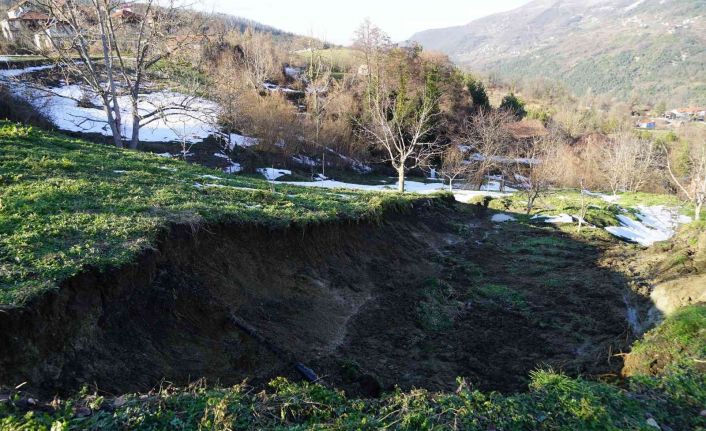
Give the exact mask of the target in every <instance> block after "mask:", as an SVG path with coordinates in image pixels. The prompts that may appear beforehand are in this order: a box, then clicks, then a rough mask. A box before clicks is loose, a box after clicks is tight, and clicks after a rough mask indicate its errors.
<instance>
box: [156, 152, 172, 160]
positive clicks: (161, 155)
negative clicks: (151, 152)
mask: <svg viewBox="0 0 706 431" xmlns="http://www.w3.org/2000/svg"><path fill="white" fill-rule="evenodd" d="M155 155H157V156H159V157H164V158H165V159H171V158H172V157H174V156H172V153H157V154H155Z"/></svg>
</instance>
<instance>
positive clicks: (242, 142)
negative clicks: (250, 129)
mask: <svg viewBox="0 0 706 431" xmlns="http://www.w3.org/2000/svg"><path fill="white" fill-rule="evenodd" d="M229 142H230V145H229V147H230V149H231V150H232V149H233V148H234V147H236V146H238V147H243V148H248V147H252V146H255V145H257V144H258V143H259V141H258V140H257V139H256V138H251V137H249V136H243V135H239V134H237V133H231V134H230V141H229Z"/></svg>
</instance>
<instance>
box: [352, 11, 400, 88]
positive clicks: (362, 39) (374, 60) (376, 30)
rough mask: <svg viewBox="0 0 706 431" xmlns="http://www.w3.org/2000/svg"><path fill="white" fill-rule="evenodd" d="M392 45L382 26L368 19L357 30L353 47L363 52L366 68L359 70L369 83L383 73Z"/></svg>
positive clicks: (363, 65)
mask: <svg viewBox="0 0 706 431" xmlns="http://www.w3.org/2000/svg"><path fill="white" fill-rule="evenodd" d="M391 46H392V42H391V40H390V36H389V35H388V34H387V33H385V32H384V31H383V30H382V29H381V28H380V27H378V26H376V25H375V24H373V23H372V21H370V19H366V20H365V21H363V23H362V24H361V25H360V27H358V29H357V30H356V32H355V36H354V42H353V47H354V48H356V49H358V50H359V51H361V52H362V53H363V61H364V63H363V64H362V65H361V66H362V67H363V68H364V70H359V71H360V72H363V74H364V75H366V77H367V79H368V84H369V85H370V84H371V83H372V80H373V78H374V77H379V76H380V75H381V69H382V64H383V62H384V56H385V54H386V53H387V51H388V50H389V49H390V47H391Z"/></svg>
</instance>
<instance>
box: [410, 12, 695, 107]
mask: <svg viewBox="0 0 706 431" xmlns="http://www.w3.org/2000/svg"><path fill="white" fill-rule="evenodd" d="M705 29H706V2H703V1H701V0H588V1H583V0H535V1H532V2H530V3H528V4H527V5H525V6H523V7H521V8H518V9H515V10H513V11H510V12H507V13H501V14H497V15H492V16H489V17H486V18H482V19H479V20H476V21H473V22H471V23H469V24H467V25H465V26H460V27H451V28H445V29H438V30H429V31H425V32H421V33H418V34H415V35H414V36H412V38H411V40H412V41H415V42H419V43H421V44H422V45H423V46H424V47H425V48H427V49H434V50H441V51H444V52H445V53H447V54H449V55H450V56H451V57H452V58H453V59H454V60H455V61H456V62H458V63H460V64H462V65H464V66H467V67H469V68H471V69H473V70H477V71H482V72H486V73H496V74H499V75H500V76H502V77H506V78H527V77H529V78H532V77H547V78H551V79H559V80H561V81H563V82H564V83H565V84H566V85H568V86H569V88H571V89H572V90H573V91H575V92H576V93H579V94H582V93H585V92H586V91H588V90H589V89H590V90H591V91H593V92H594V93H599V94H610V95H614V96H617V97H620V98H623V99H625V98H627V97H631V96H635V95H637V96H640V97H642V98H643V99H647V100H648V101H649V100H659V99H664V100H666V101H667V102H670V103H671V104H673V105H678V104H686V103H702V104H703V103H706V79H705V78H704V77H703V71H704V70H706V50H704V48H703V47H704V44H705V43H706V33H704V30H705Z"/></svg>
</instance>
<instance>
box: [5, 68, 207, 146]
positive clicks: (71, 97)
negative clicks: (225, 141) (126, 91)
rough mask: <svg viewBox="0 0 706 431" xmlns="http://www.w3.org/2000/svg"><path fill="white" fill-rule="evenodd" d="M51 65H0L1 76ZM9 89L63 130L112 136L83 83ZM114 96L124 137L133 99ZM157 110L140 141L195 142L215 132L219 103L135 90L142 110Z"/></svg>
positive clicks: (99, 107) (142, 130) (20, 85)
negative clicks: (19, 66) (20, 67)
mask: <svg viewBox="0 0 706 431" xmlns="http://www.w3.org/2000/svg"><path fill="white" fill-rule="evenodd" d="M52 67H53V66H37V67H28V68H25V69H9V70H2V71H0V77H2V78H4V79H7V78H11V77H17V76H20V75H24V74H26V73H31V72H36V71H39V70H45V69H50V68H52ZM13 93H14V94H15V95H16V96H18V97H22V98H24V99H26V100H27V101H29V102H30V103H31V104H32V105H34V106H35V107H36V108H37V109H39V110H40V111H42V112H43V113H44V114H46V115H47V116H48V117H49V118H50V119H51V120H52V122H53V123H54V124H55V125H56V126H57V128H59V129H61V130H65V131H70V132H80V133H97V134H101V135H104V136H110V135H112V131H111V130H110V127H109V126H108V123H107V120H106V114H105V111H104V110H103V108H102V102H101V100H100V98H99V96H97V95H96V94H93V92H91V91H89V90H88V89H87V88H86V87H83V86H80V85H63V86H60V87H55V88H35V87H30V86H29V85H27V84H24V83H17V84H15V85H13ZM82 100H85V101H88V102H89V103H88V106H79V101H82ZM117 101H118V104H119V105H120V107H121V114H122V125H121V127H122V130H120V133H121V135H122V136H123V138H127V137H129V136H130V135H131V134H132V124H133V122H132V113H131V112H130V106H131V99H130V97H129V96H120V97H118V99H117ZM180 105H181V106H187V108H183V107H180ZM157 110H163V114H162V115H160V116H154V117H152V118H151V120H152V121H151V122H150V123H148V124H143V126H142V127H141V128H140V140H141V141H145V142H182V141H186V142H190V143H194V142H199V141H202V140H204V139H206V138H207V137H208V136H210V135H213V134H217V133H218V130H217V127H216V126H215V124H216V123H217V122H216V119H217V115H218V112H219V107H218V105H217V104H215V103H214V102H211V101H208V100H205V99H201V98H197V97H192V96H188V95H184V94H181V93H176V92H169V91H161V92H154V93H145V94H140V95H139V97H138V111H139V113H140V114H142V115H147V114H149V113H152V112H154V111H157Z"/></svg>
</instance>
